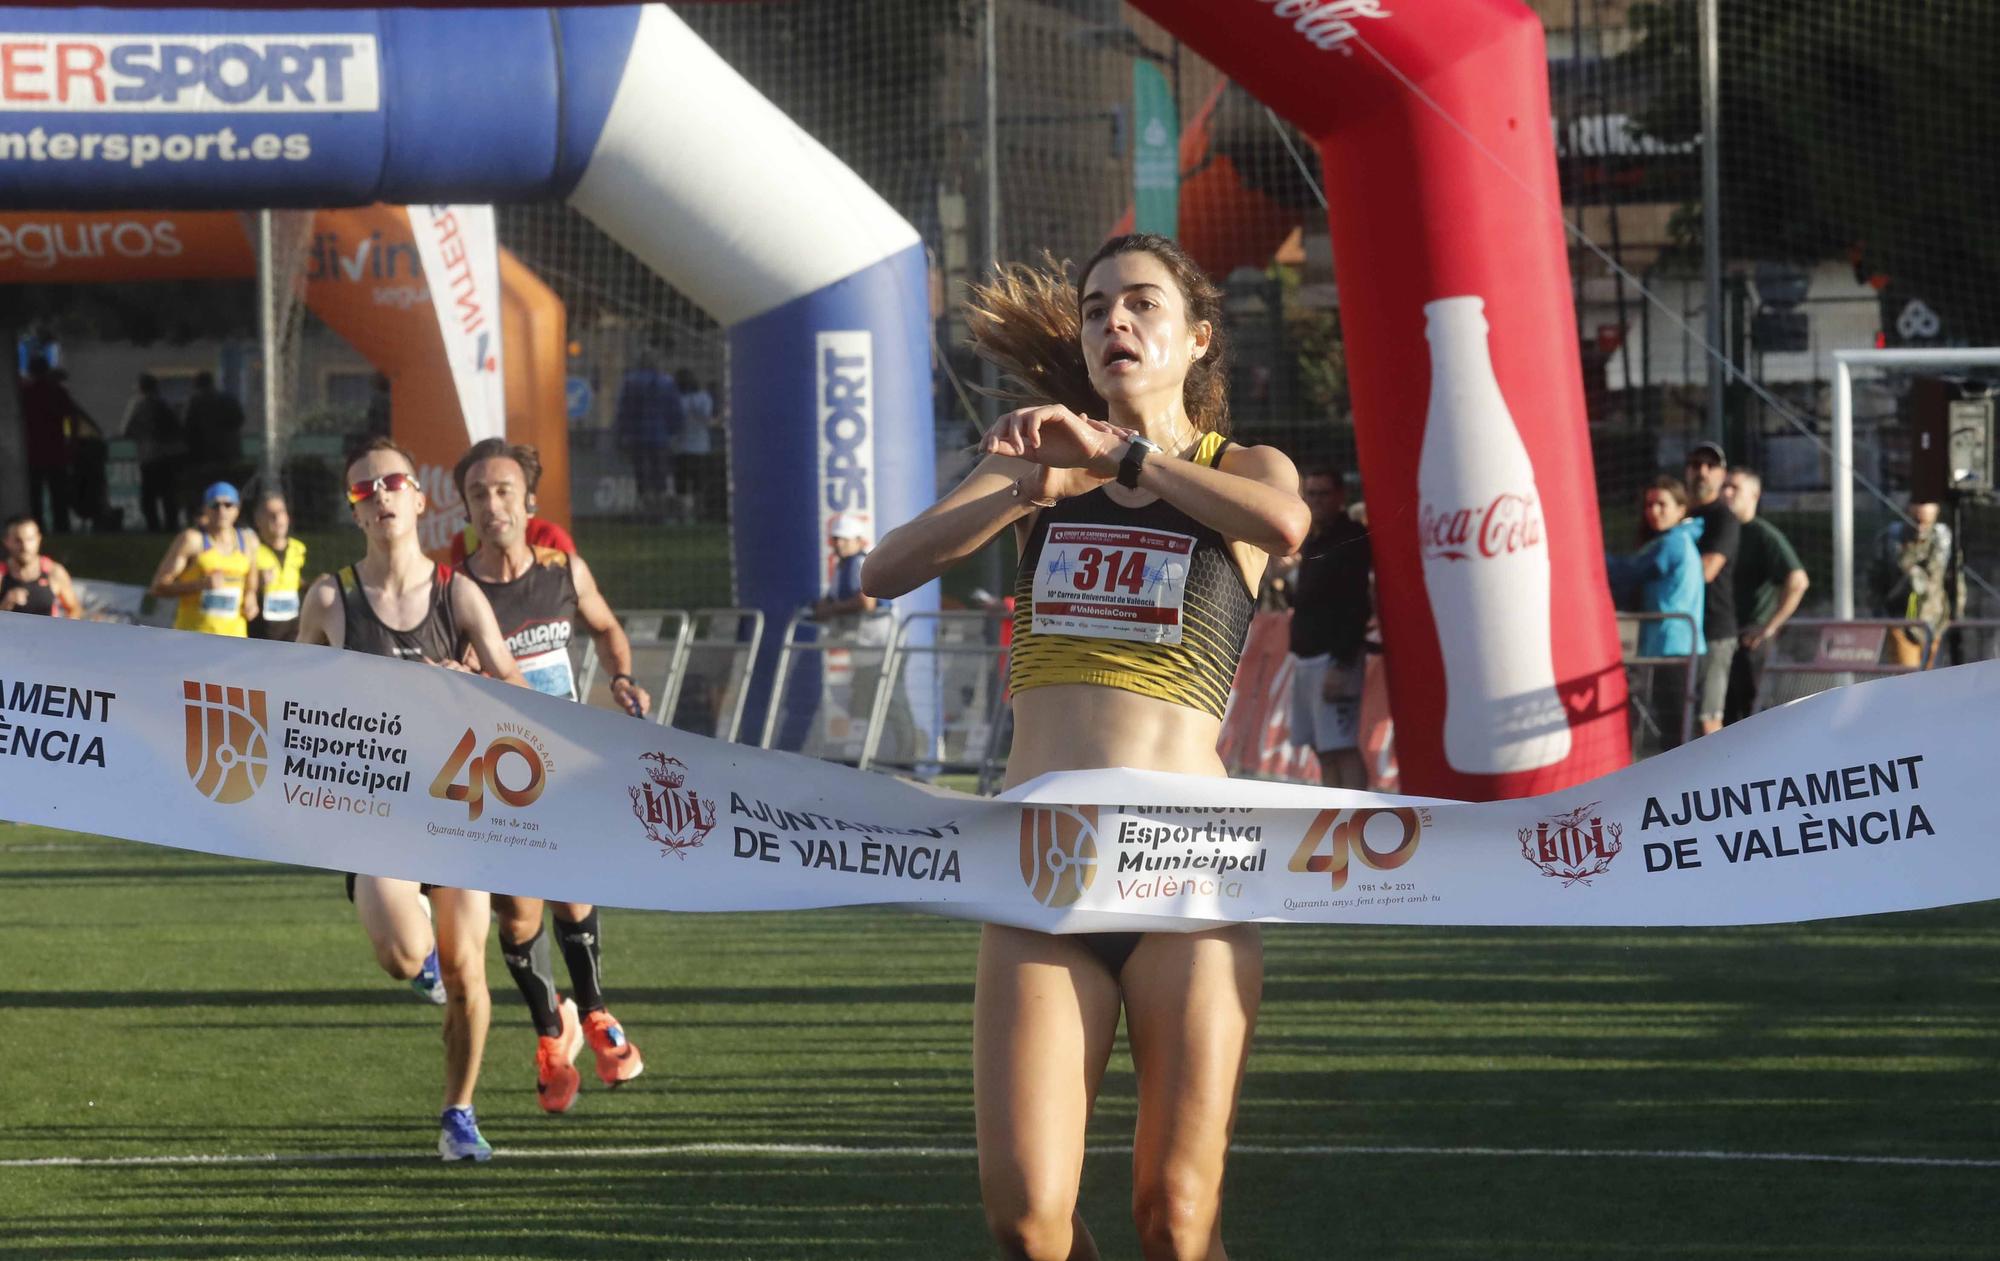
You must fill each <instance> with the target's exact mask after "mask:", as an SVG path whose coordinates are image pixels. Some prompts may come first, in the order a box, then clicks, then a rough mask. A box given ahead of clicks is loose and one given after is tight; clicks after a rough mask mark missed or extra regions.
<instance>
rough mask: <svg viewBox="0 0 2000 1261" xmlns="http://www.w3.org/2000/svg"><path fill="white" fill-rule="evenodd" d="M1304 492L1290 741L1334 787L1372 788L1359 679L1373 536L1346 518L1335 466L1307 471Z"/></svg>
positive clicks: (1294, 593)
mask: <svg viewBox="0 0 2000 1261" xmlns="http://www.w3.org/2000/svg"><path fill="white" fill-rule="evenodd" d="M1299 485H1300V494H1301V495H1302V496H1303V497H1304V499H1305V501H1306V506H1307V507H1308V508H1310V509H1311V510H1312V531H1311V533H1309V534H1308V535H1306V541H1305V545H1304V546H1303V547H1302V548H1300V549H1299V552H1300V558H1299V562H1298V569H1297V572H1296V574H1295V575H1294V576H1293V578H1292V581H1291V599H1292V626H1291V650H1292V713H1291V724H1292V741H1293V743H1295V744H1303V745H1305V746H1307V747H1308V748H1310V749H1312V751H1313V752H1314V754H1316V755H1317V756H1318V758H1319V776H1320V782H1321V783H1323V784H1325V785H1326V786H1327V787H1329V788H1366V787H1368V771H1367V766H1366V763H1364V762H1363V760H1362V757H1361V680H1362V676H1363V673H1364V671H1365V669H1366V666H1367V652H1366V648H1365V642H1366V640H1367V637H1368V619H1369V617H1370V616H1372V613H1373V610H1372V608H1371V605H1372V600H1371V597H1370V595H1369V590H1368V583H1369V574H1370V572H1371V571H1372V569H1373V561H1372V559H1371V556H1370V552H1369V546H1368V531H1367V529H1366V528H1364V527H1363V526H1361V525H1359V524H1357V523H1356V522H1355V521H1354V519H1353V518H1351V517H1349V516H1348V515H1347V491H1346V487H1344V486H1343V485H1342V484H1341V480H1340V475H1339V474H1338V473H1336V472H1334V471H1333V470H1332V469H1330V468H1315V469H1309V470H1307V472H1306V475H1305V477H1304V478H1303V479H1302V480H1301V481H1300V484H1299Z"/></svg>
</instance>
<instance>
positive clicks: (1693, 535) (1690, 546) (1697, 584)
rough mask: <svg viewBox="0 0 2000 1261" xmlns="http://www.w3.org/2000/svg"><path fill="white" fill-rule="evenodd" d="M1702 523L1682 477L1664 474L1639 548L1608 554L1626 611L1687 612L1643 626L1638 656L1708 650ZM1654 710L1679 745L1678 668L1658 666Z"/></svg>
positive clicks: (1649, 500) (1682, 693) (1643, 520)
mask: <svg viewBox="0 0 2000 1261" xmlns="http://www.w3.org/2000/svg"><path fill="white" fill-rule="evenodd" d="M1701 529H1702V523H1701V522H1700V521H1697V520H1690V519H1689V518H1688V499H1687V487H1685V486H1683V485H1682V484H1681V481H1680V479H1679V478H1677V477H1669V476H1665V475H1662V476H1660V477H1656V478H1654V479H1653V484H1652V485H1651V486H1648V487H1647V488H1646V494H1645V498H1644V500H1643V501H1642V502H1641V505H1640V513H1639V539H1640V546H1639V550H1638V551H1636V552H1633V553H1632V554H1631V555H1630V556H1607V557H1606V558H1605V562H1604V564H1605V568H1606V570H1607V571H1608V573H1609V576H1610V579H1611V594H1612V598H1613V599H1614V600H1616V601H1617V604H1618V607H1619V608H1621V609H1629V610H1633V611H1636V612H1640V613H1684V614H1686V615H1687V616H1688V617H1691V618H1693V619H1694V621H1693V625H1689V624H1688V623H1687V622H1685V621H1682V620H1681V619H1680V618H1678V617H1671V618H1662V619H1660V620H1658V621H1646V622H1642V623H1640V625H1639V656H1641V657H1686V656H1687V655H1688V654H1689V653H1690V652H1693V653H1702V652H1706V651H1708V648H1707V645H1706V643H1705V642H1704V641H1703V639H1702V626H1701V608H1702V599H1703V594H1704V589H1703V581H1702V572H1701V552H1700V550H1699V549H1698V548H1697V546H1696V544H1697V543H1699V542H1700V540H1701ZM1652 682H1653V687H1652V700H1653V711H1654V713H1655V714H1656V715H1658V716H1659V718H1660V732H1661V741H1662V745H1663V747H1666V748H1672V747H1673V746H1675V745H1677V744H1679V743H1680V735H1681V724H1680V723H1679V722H1676V721H1672V720H1671V719H1670V717H1669V716H1670V715H1674V714H1678V713H1680V712H1681V710H1682V708H1683V707H1684V706H1685V704H1686V686H1687V680H1686V678H1685V677H1684V675H1683V674H1682V672H1680V671H1677V670H1661V669H1659V668H1658V667H1654V668H1653V680H1652Z"/></svg>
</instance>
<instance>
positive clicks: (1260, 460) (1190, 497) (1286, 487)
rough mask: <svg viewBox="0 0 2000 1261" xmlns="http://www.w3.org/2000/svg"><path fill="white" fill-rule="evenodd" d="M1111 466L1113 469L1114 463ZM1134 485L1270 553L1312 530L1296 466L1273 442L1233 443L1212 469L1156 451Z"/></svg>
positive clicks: (1299, 543) (1300, 541) (1283, 551)
mask: <svg viewBox="0 0 2000 1261" xmlns="http://www.w3.org/2000/svg"><path fill="white" fill-rule="evenodd" d="M1120 458H1121V459H1122V458H1123V456H1122V453H1121V454H1120ZM1096 471H1098V472H1102V471H1103V470H1102V469H1098V470H1096ZM1111 471H1112V472H1113V473H1114V474H1116V472H1117V464H1116V462H1114V463H1113V464H1112V465H1111ZM1139 489H1140V490H1150V491H1152V492H1153V493H1154V494H1156V495H1158V496H1159V497H1160V498H1162V499H1164V500H1166V501H1167V502H1168V503H1170V504H1172V505H1173V506H1174V507H1176V508H1179V509H1180V510H1181V511H1182V512H1185V513H1187V514H1188V515H1189V516H1190V517H1193V518H1194V519H1195V520H1197V521H1199V522H1201V523H1202V524H1203V525H1205V526H1208V527H1209V528H1210V529H1212V530H1214V531H1216V532H1217V533H1219V534H1221V535H1222V537H1224V538H1226V539H1228V540H1230V541H1231V542H1235V543H1246V544H1249V545H1250V546H1251V547H1255V548H1258V549H1261V550H1262V551H1265V552H1269V553H1270V554H1271V555H1272V556H1289V555H1291V554H1292V553H1293V552H1296V551H1298V550H1299V548H1301V547H1303V546H1304V545H1305V541H1306V534H1307V532H1308V531H1310V530H1311V529H1312V511H1311V510H1310V509H1308V508H1307V507H1306V501H1305V500H1303V499H1301V498H1299V471H1298V469H1297V468H1296V467H1295V466H1294V465H1293V464H1292V461H1291V459H1290V458H1289V457H1288V456H1286V455H1285V453H1284V452H1282V451H1280V450H1278V449H1277V448H1276V447H1242V446H1232V447H1230V448H1229V449H1228V450H1227V451H1224V452H1223V454H1222V460H1221V463H1220V464H1219V465H1218V467H1216V468H1205V467H1203V466H1202V465H1199V464H1196V463H1195V462H1194V461H1193V460H1168V459H1161V458H1159V457H1158V456H1155V457H1154V458H1152V459H1149V460H1147V461H1146V462H1145V463H1144V464H1142V465H1140V466H1139Z"/></svg>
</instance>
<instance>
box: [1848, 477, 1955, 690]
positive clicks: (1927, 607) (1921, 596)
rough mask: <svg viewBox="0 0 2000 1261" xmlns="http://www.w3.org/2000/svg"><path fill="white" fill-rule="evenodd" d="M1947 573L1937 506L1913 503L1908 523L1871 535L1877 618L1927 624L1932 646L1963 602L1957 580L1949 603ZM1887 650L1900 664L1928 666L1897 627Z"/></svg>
mask: <svg viewBox="0 0 2000 1261" xmlns="http://www.w3.org/2000/svg"><path fill="white" fill-rule="evenodd" d="M1950 573H1951V527H1950V526H1948V525H1945V524H1943V523H1942V522H1940V521H1939V520H1938V505H1936V504H1934V503H1912V504H1911V505H1910V519H1909V520H1908V521H1891V522H1890V523H1889V524H1888V525H1887V526H1885V527H1883V529H1882V532H1881V533H1880V534H1877V535H1876V536H1875V556H1874V560H1873V561H1872V562H1871V563H1870V565H1869V567H1868V581H1869V586H1870V588H1871V589H1872V590H1873V591H1874V594H1875V612H1876V615H1877V616H1878V617H1887V618H1894V619H1895V620H1897V621H1899V622H1901V621H1910V622H1924V623H1927V624H1928V625H1929V626H1930V628H1931V643H1932V645H1933V646H1935V645H1936V643H1937V637H1938V635H1940V634H1941V633H1942V632H1943V630H1944V625H1945V623H1946V622H1948V621H1950V620H1951V615H1952V613H1953V612H1954V611H1955V609H1956V608H1963V607H1964V604H1965V591H1964V582H1963V580H1962V579H1961V580H1960V589H1959V590H1958V592H1957V593H1956V594H1957V596H1958V601H1957V604H1956V606H1954V604H1953V602H1952V600H1951V595H1952V594H1953V593H1952V592H1951V591H1950V589H1949V588H1950V580H1949V575H1950ZM1889 651H1890V654H1891V655H1892V656H1893V657H1894V658H1895V660H1896V661H1897V663H1898V664H1901V665H1906V666H1924V665H1928V664H1929V663H1928V662H1927V661H1926V660H1925V654H1924V647H1923V644H1922V642H1921V641H1920V640H1919V639H1918V638H1917V636H1915V635H1913V634H1911V633H1910V632H1908V631H1906V630H1903V629H1901V628H1900V627H1899V628H1895V629H1892V630H1891V631H1890V632H1889Z"/></svg>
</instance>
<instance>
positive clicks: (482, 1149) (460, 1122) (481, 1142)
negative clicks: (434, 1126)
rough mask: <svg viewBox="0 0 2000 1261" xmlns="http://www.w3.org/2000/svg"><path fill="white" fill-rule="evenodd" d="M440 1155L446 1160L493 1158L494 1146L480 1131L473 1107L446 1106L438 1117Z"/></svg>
mask: <svg viewBox="0 0 2000 1261" xmlns="http://www.w3.org/2000/svg"><path fill="white" fill-rule="evenodd" d="M438 1121H439V1123H440V1124H441V1125H442V1126H443V1127H444V1128H442V1129H441V1130H439V1131H438V1155H440V1156H442V1157H444V1158H445V1159H446V1160H491V1159H493V1146H492V1144H490V1143H488V1142H487V1141H486V1140H485V1138H483V1137H482V1136H481V1135H480V1133H479V1118H478V1117H475V1116H473V1115H472V1109H471V1108H446V1109H445V1110H444V1114H443V1115H442V1116H440V1117H439V1118H438Z"/></svg>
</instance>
